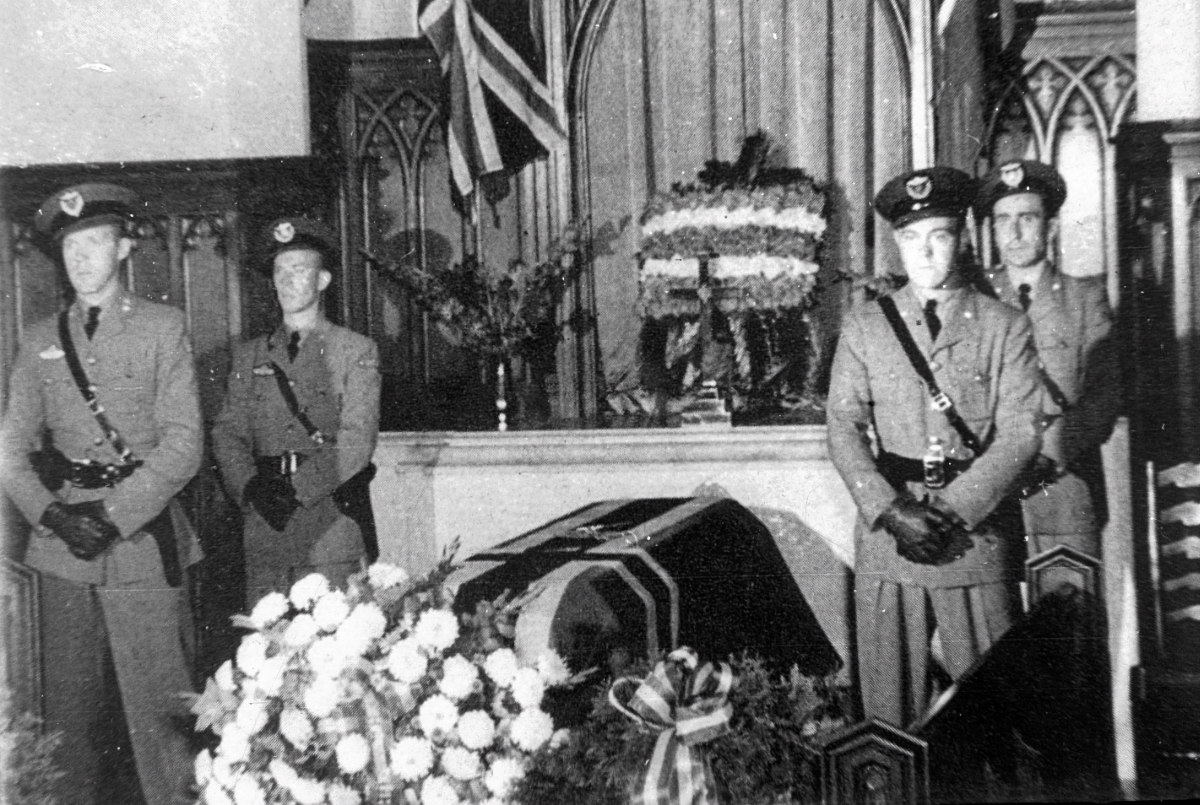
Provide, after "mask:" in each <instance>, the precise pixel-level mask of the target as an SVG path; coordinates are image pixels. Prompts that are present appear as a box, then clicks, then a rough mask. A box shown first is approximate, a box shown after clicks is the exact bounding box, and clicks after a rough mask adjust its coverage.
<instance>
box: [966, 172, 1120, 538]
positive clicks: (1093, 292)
mask: <svg viewBox="0 0 1200 805" xmlns="http://www.w3.org/2000/svg"><path fill="white" fill-rule="evenodd" d="M1017 166H1019V167H1020V168H1021V170H1020V171H1015V170H1014V168H1015V167H1017ZM1005 169H1008V171H1009V172H1008V173H1007V174H1005V173H1004V170H1005ZM1006 178H1007V180H1008V181H1007V182H1006V181H1005V179H1006ZM1020 192H1031V193H1037V194H1038V195H1041V196H1042V198H1043V202H1044V204H1045V208H1046V210H1047V214H1048V216H1051V215H1053V214H1055V213H1056V212H1057V210H1058V208H1059V207H1060V206H1061V204H1062V201H1063V199H1064V198H1065V195H1066V186H1065V184H1064V183H1062V179H1061V177H1059V176H1058V174H1057V172H1056V171H1054V169H1053V168H1051V167H1049V166H1046V165H1041V164H1040V163H1030V162H1020V163H1013V164H1010V165H1005V166H1004V167H1003V168H1001V169H998V170H997V171H996V172H995V173H994V174H993V176H992V178H991V179H990V180H989V181H987V182H986V183H985V184H984V186H983V188H982V189H981V191H980V203H979V206H978V209H979V211H980V212H981V213H987V212H989V211H990V210H991V208H992V205H994V204H995V203H996V201H997V200H998V199H999V198H1001V197H1003V196H1004V195H1008V194H1012V193H1020ZM983 277H984V280H985V286H984V288H983V290H984V292H985V293H988V294H991V295H992V296H995V297H996V298H997V299H999V300H1000V301H1002V302H1004V303H1005V304H1008V305H1010V306H1011V307H1013V308H1016V309H1017V310H1021V308H1022V305H1021V302H1020V299H1019V296H1018V293H1017V290H1016V289H1015V288H1014V285H1013V283H1012V281H1011V280H1010V278H1009V276H1008V272H1007V271H1006V270H1005V268H1004V267H1003V266H999V267H997V268H994V269H990V270H987V271H985V272H984V274H983ZM1029 296H1030V298H1029V309H1028V310H1027V311H1026V314H1027V315H1028V316H1029V318H1030V320H1031V321H1032V322H1033V334H1034V340H1035V342H1036V343H1037V351H1038V356H1039V358H1040V359H1041V360H1040V362H1041V365H1042V368H1043V372H1044V380H1045V381H1046V383H1047V386H1048V387H1051V386H1052V387H1053V391H1048V393H1047V394H1046V395H1045V405H1046V411H1045V413H1046V417H1047V421H1048V422H1050V425H1049V427H1048V429H1047V430H1046V432H1045V434H1044V436H1043V446H1042V452H1043V453H1044V454H1045V455H1046V456H1048V457H1049V458H1051V459H1053V460H1054V461H1055V462H1056V463H1057V465H1058V467H1059V468H1060V471H1062V473H1063V474H1062V475H1061V476H1060V477H1059V478H1058V480H1057V481H1055V482H1054V483H1053V484H1051V485H1050V486H1048V487H1046V488H1045V489H1044V490H1042V491H1040V492H1038V493H1036V494H1034V495H1032V496H1030V497H1029V498H1027V499H1026V500H1025V501H1024V502H1023V504H1022V508H1023V510H1024V520H1025V529H1026V533H1027V534H1028V536H1029V540H1030V546H1029V549H1030V554H1031V555H1036V554H1039V553H1042V552H1044V551H1047V550H1049V549H1051V548H1053V547H1055V546H1057V545H1069V546H1071V547H1073V548H1075V549H1077V550H1080V551H1082V552H1084V553H1086V554H1088V555H1090V556H1095V557H1099V556H1100V532H1101V529H1102V527H1103V524H1104V513H1105V491H1104V467H1103V463H1102V461H1101V457H1100V446H1101V445H1102V444H1103V443H1104V442H1105V440H1107V439H1108V437H1109V435H1110V434H1111V433H1112V428H1113V423H1114V422H1115V421H1116V418H1117V414H1118V410H1119V407H1120V384H1119V382H1118V381H1117V380H1116V378H1115V377H1114V375H1113V373H1114V372H1115V371H1117V369H1118V364H1117V355H1116V353H1115V348H1114V344H1113V342H1112V310H1111V308H1110V306H1109V304H1108V292H1107V289H1106V287H1105V284H1104V281H1103V279H1101V278H1098V277H1097V278H1081V277H1072V276H1068V275H1065V274H1063V273H1061V272H1059V271H1058V270H1057V268H1056V267H1055V266H1054V265H1053V264H1051V263H1049V262H1047V263H1045V264H1044V266H1043V269H1042V272H1041V275H1040V277H1039V278H1038V280H1037V282H1036V283H1035V284H1034V285H1033V286H1032V287H1031V293H1030V295H1029ZM1063 403H1065V404H1066V409H1065V410H1064V408H1063Z"/></svg>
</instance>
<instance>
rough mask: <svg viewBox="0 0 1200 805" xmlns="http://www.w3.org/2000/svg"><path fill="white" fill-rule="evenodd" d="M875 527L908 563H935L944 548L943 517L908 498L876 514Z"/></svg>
mask: <svg viewBox="0 0 1200 805" xmlns="http://www.w3.org/2000/svg"><path fill="white" fill-rule="evenodd" d="M878 523H879V526H880V527H882V528H883V529H884V530H885V531H887V532H888V533H889V534H891V535H892V537H893V538H895V540H896V551H897V552H898V553H899V554H900V555H901V556H903V557H904V558H905V559H907V560H908V561H910V562H916V563H918V564H922V565H932V564H937V560H938V558H939V557H940V556H941V554H942V551H943V549H944V548H945V544H946V539H945V536H944V532H945V530H946V529H947V528H949V526H950V521H949V520H948V518H947V517H946V515H945V514H944V513H942V512H940V511H938V510H936V509H933V508H931V507H930V506H928V505H927V504H925V503H921V502H919V501H917V500H915V499H914V498H911V497H909V496H908V495H901V496H899V497H897V498H896V499H895V500H893V501H892V505H890V506H888V507H887V510H886V511H884V513H883V514H881V515H879V521H878Z"/></svg>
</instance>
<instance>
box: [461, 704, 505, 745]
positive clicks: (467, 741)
mask: <svg viewBox="0 0 1200 805" xmlns="http://www.w3.org/2000/svg"><path fill="white" fill-rule="evenodd" d="M458 739H459V740H460V741H462V742H463V746H465V747H467V748H468V749H486V748H487V747H489V746H491V745H492V741H494V740H496V722H495V721H493V720H492V717H491V716H489V715H488V714H487V713H485V712H484V711H482V710H468V711H467V712H465V713H463V714H462V715H461V716H459V717H458Z"/></svg>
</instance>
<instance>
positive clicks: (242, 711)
mask: <svg viewBox="0 0 1200 805" xmlns="http://www.w3.org/2000/svg"><path fill="white" fill-rule="evenodd" d="M267 704H268V703H267V702H266V701H264V700H263V699H245V700H244V701H243V702H242V703H241V704H239V705H238V709H237V715H235V716H234V720H235V721H237V725H238V726H239V727H241V728H242V729H243V730H245V731H246V734H247V735H257V734H258V732H259V731H260V730H261V729H262V728H263V727H265V726H267V721H268V720H269V719H270V718H271V713H270V711H269V710H267Z"/></svg>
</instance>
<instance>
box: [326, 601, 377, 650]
mask: <svg viewBox="0 0 1200 805" xmlns="http://www.w3.org/2000/svg"><path fill="white" fill-rule="evenodd" d="M385 629H387V617H386V616H385V615H384V614H383V610H381V609H380V608H379V606H378V605H376V604H372V603H367V604H359V605H358V606H356V607H355V608H354V609H353V610H351V612H350V614H349V615H347V616H346V619H345V620H344V621H342V623H341V625H340V626H338V628H337V632H336V634H335V636H336V638H337V641H338V643H339V644H340V645H341V646H342V648H343V650H344V651H345V652H346V653H347V654H349V655H351V656H358V655H361V654H363V653H364V652H365V651H366V650H367V649H369V648H370V647H371V643H372V642H374V641H375V640H378V639H379V638H381V637H383V632H384V630H385Z"/></svg>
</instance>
